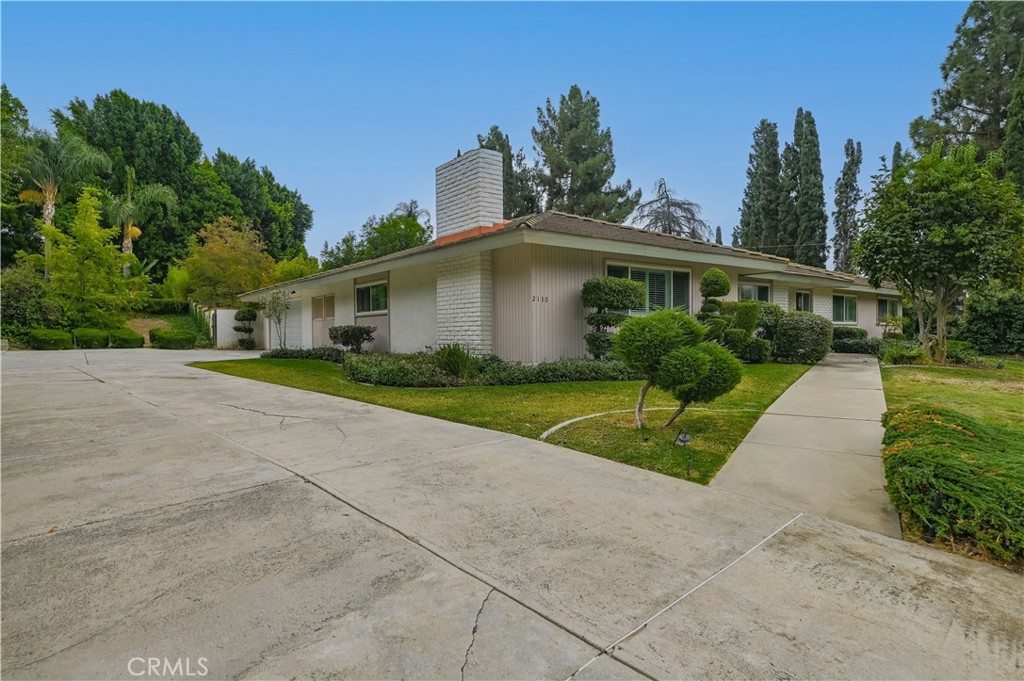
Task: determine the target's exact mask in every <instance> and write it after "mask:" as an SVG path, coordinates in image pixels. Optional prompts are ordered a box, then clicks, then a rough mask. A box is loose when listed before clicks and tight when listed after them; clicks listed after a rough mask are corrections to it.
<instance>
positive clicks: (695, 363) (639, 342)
mask: <svg viewBox="0 0 1024 681" xmlns="http://www.w3.org/2000/svg"><path fill="white" fill-rule="evenodd" d="M704 331H705V330H704V327H703V326H702V325H701V324H700V323H699V322H698V321H697V320H695V319H694V318H693V317H691V316H689V315H688V314H685V313H683V312H679V311H676V310H658V311H656V312H652V313H650V314H648V315H645V316H643V317H630V318H629V319H627V320H626V321H625V322H623V324H622V327H621V328H620V329H619V332H618V333H617V334H616V335H615V338H614V341H613V344H614V347H615V355H616V356H617V357H618V358H619V359H620V360H621V361H622V363H623V364H625V365H626V366H627V367H629V368H630V369H632V370H633V371H635V372H637V373H638V374H640V375H641V376H643V377H644V379H645V380H644V385H643V387H641V388H640V395H639V397H638V398H637V402H636V427H637V428H643V427H644V399H645V398H646V397H647V392H648V391H649V390H650V389H651V387H653V386H654V385H656V384H657V382H658V375H659V372H661V364H662V360H664V359H665V358H666V356H668V355H669V354H670V353H672V352H673V351H677V350H681V349H686V348H692V347H693V346H695V345H697V344H698V343H700V342H701V341H702V340H703V339H704ZM678 359H679V361H680V364H682V363H683V361H684V360H683V358H682V357H679V358H678ZM689 361H690V363H691V366H692V368H693V370H694V371H696V370H697V369H699V363H700V360H695V359H693V357H692V356H689Z"/></svg>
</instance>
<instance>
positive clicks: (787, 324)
mask: <svg viewBox="0 0 1024 681" xmlns="http://www.w3.org/2000/svg"><path fill="white" fill-rule="evenodd" d="M831 347H832V322H830V321H829V320H827V319H825V318H824V317H822V316H820V315H816V314H814V313H811V312H789V313H787V314H786V316H785V317H783V318H782V321H781V322H779V328H778V331H777V333H776V335H775V357H776V358H778V359H781V360H784V361H789V362H804V363H806V364H816V363H818V362H820V361H821V360H823V359H825V355H827V354H828V352H829V349H830V348H831Z"/></svg>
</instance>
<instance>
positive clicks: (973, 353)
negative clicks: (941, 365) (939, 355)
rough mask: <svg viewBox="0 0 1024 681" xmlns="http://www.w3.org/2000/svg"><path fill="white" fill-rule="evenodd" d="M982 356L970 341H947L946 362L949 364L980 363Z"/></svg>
mask: <svg viewBox="0 0 1024 681" xmlns="http://www.w3.org/2000/svg"><path fill="white" fill-rule="evenodd" d="M980 361H981V357H980V356H979V355H978V351H977V350H975V349H974V346H973V345H971V343H969V342H968V341H954V340H951V341H946V362H948V363H949V364H965V365H971V364H978V363H979V362H980Z"/></svg>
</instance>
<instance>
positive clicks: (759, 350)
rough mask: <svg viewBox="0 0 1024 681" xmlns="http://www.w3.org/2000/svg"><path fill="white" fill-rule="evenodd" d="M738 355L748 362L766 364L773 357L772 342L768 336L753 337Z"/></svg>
mask: <svg viewBox="0 0 1024 681" xmlns="http://www.w3.org/2000/svg"><path fill="white" fill-rule="evenodd" d="M736 356H737V357H739V358H740V359H741V360H743V361H744V362H746V363H748V364H764V363H765V362H767V361H768V360H769V359H771V357H772V343H771V341H769V340H768V339H767V338H751V339H750V340H749V341H747V343H746V345H744V346H743V347H742V348H740V351H739V352H738V353H736Z"/></svg>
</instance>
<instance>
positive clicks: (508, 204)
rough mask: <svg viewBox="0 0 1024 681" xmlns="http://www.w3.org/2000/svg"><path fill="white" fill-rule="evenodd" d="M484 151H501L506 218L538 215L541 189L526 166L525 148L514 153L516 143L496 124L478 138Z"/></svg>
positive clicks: (503, 214)
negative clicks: (538, 197) (513, 148)
mask: <svg viewBox="0 0 1024 681" xmlns="http://www.w3.org/2000/svg"><path fill="white" fill-rule="evenodd" d="M476 139H477V143H479V144H480V148H481V149H492V150H494V151H498V152H501V178H502V189H503V193H502V198H503V206H502V217H504V218H505V219H506V220H511V219H512V218H518V217H522V216H524V215H532V214H533V213H536V212H538V206H539V201H538V199H537V190H536V188H535V187H534V186H533V171H532V170H531V169H530V167H529V166H527V164H526V154H525V153H523V149H522V147H520V148H519V151H516V152H513V151H512V143H511V142H509V139H508V135H506V134H504V133H503V132H502V131H501V128H499V127H498V126H496V125H492V126H491V129H490V130H488V131H487V134H486V135H477V136H476Z"/></svg>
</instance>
